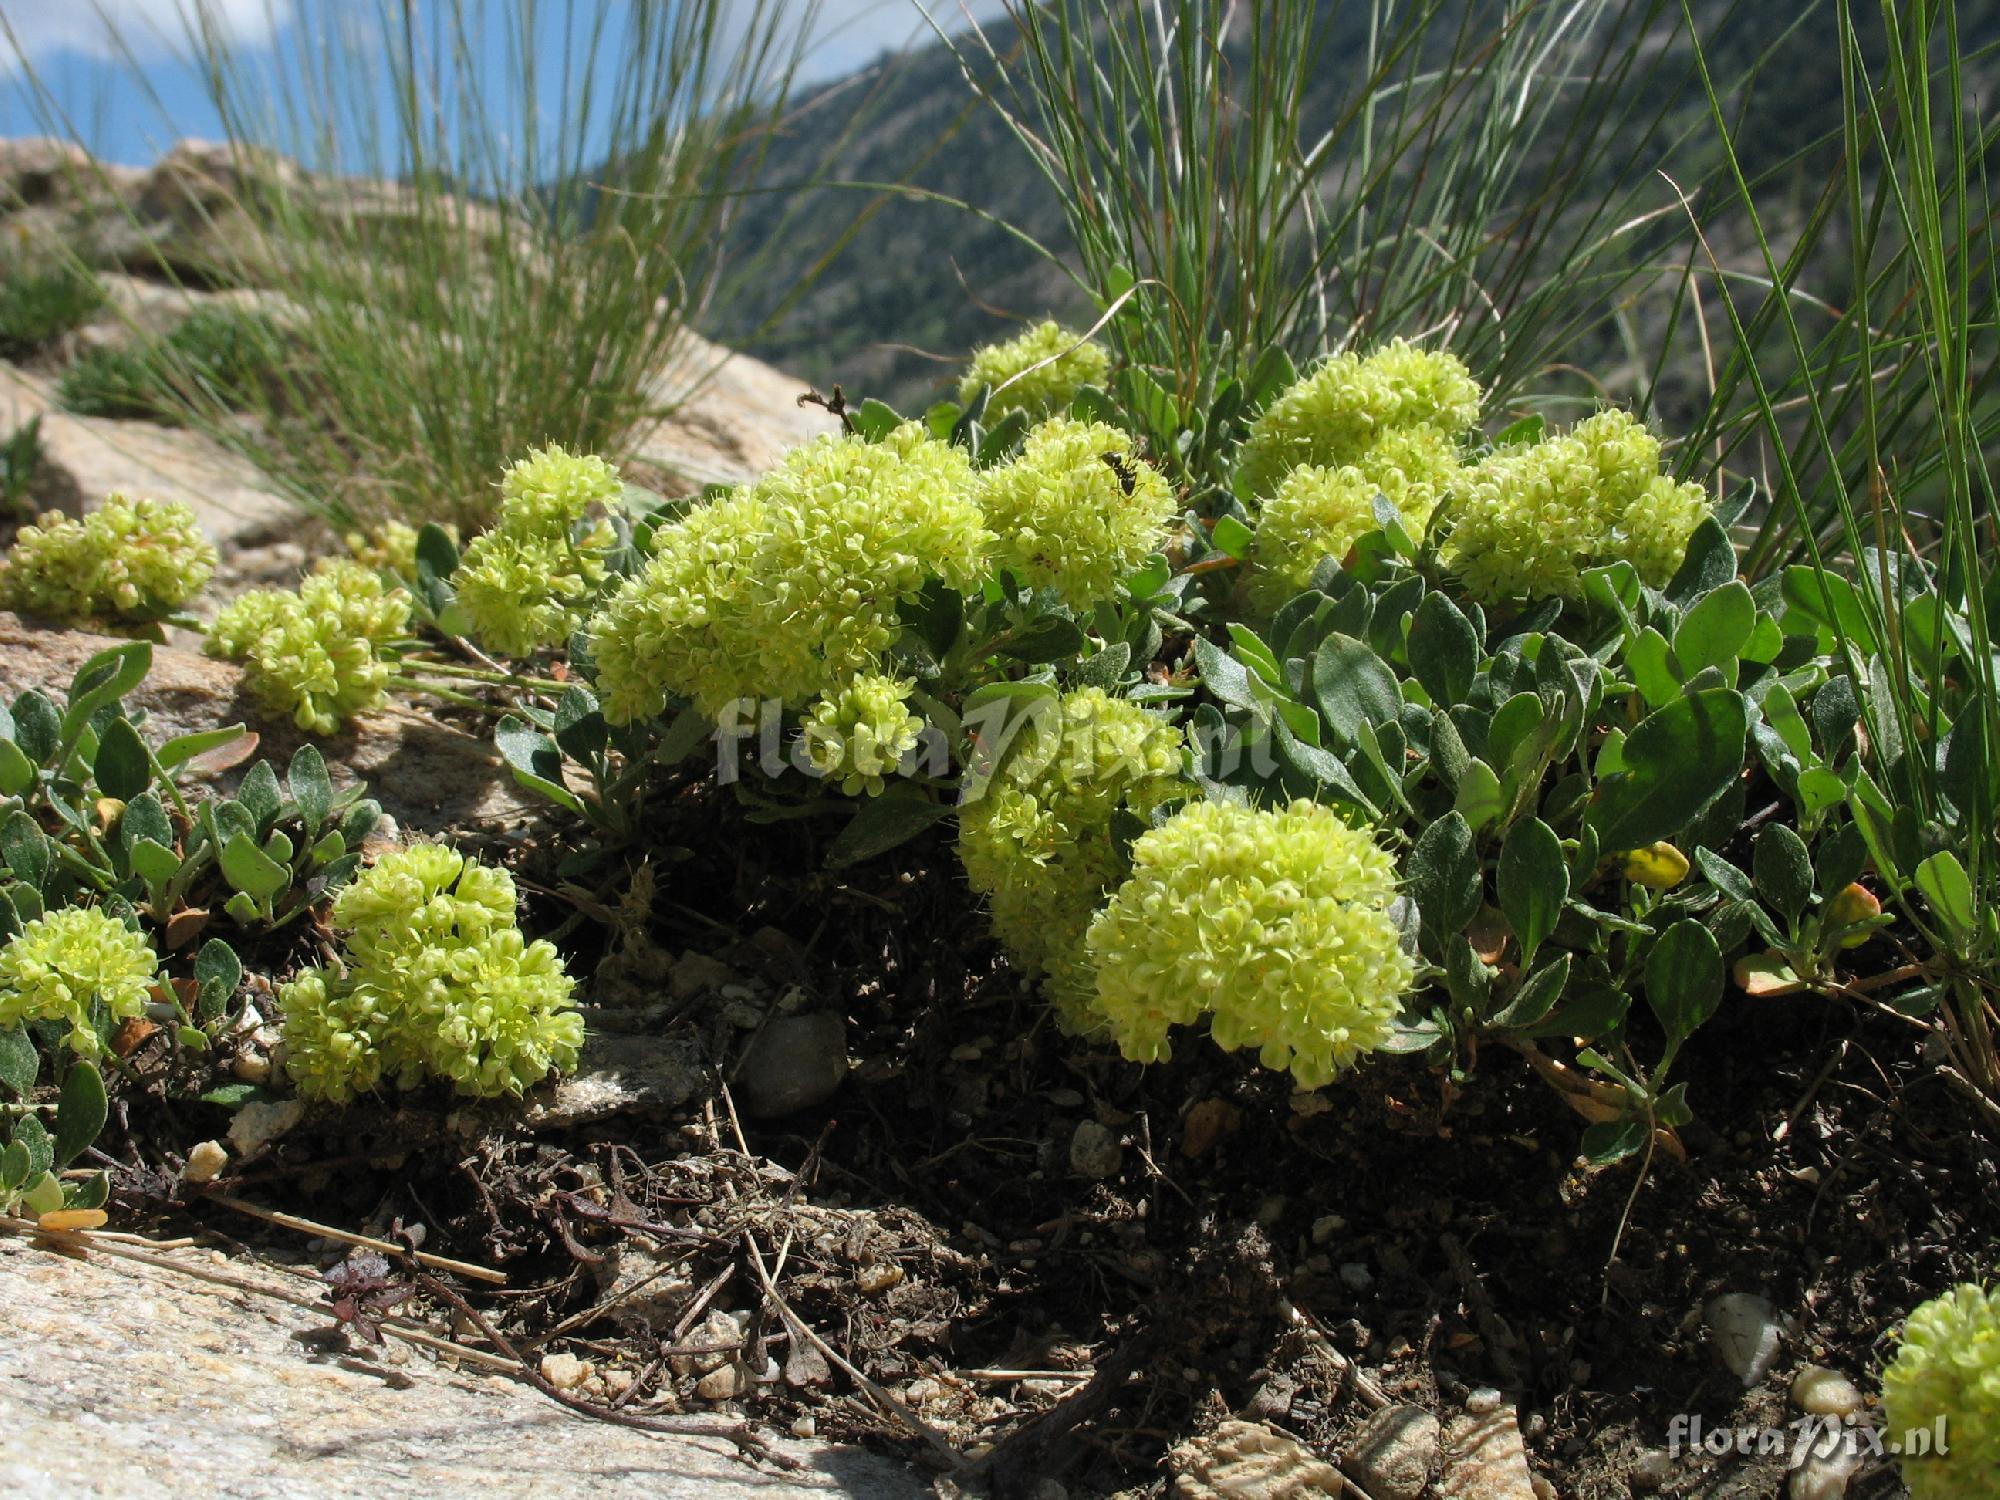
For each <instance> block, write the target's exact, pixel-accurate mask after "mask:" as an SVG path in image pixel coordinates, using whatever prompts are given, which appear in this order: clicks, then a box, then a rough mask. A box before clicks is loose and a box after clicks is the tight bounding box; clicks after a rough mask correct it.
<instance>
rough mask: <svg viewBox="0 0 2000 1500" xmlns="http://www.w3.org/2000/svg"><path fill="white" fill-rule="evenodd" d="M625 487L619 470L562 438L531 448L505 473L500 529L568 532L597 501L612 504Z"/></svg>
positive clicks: (538, 532) (538, 533)
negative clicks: (572, 447) (560, 441)
mask: <svg viewBox="0 0 2000 1500" xmlns="http://www.w3.org/2000/svg"><path fill="white" fill-rule="evenodd" d="M624 492H625V481H624V480H623V479H621V478H620V477H619V475H618V470H617V469H616V468H615V467H614V466H613V465H611V464H610V463H608V462H607V461H606V460H604V459H602V458H599V457H597V455H595V454H578V453H571V452H570V451H569V450H568V449H567V448H564V447H562V446H561V445H559V444H551V445H550V446H549V447H547V448H531V449H529V450H528V456H527V457H526V458H524V459H522V460H520V461H519V462H518V463H515V464H513V465H511V466H510V467H509V468H508V470H507V472H506V473H505V474H504V475H502V476H501V478H500V529H501V530H502V531H512V532H516V533H521V534H528V533H532V534H534V535H538V536H543V535H549V534H551V533H558V532H560V533H567V532H568V531H569V530H570V528H571V527H573V526H575V525H576V524H577V523H578V522H579V521H582V520H584V519H585V518H586V517H588V516H589V514H590V508H591V507H592V506H593V505H595V506H598V507H601V508H602V509H605V510H609V509H610V508H611V507H612V506H614V505H616V504H617V503H618V497H619V496H620V495H622V494H624Z"/></svg>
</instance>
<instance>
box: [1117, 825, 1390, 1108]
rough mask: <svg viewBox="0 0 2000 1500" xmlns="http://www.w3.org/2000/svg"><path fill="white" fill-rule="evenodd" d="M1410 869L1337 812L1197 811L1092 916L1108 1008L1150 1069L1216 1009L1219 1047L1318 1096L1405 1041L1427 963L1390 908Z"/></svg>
mask: <svg viewBox="0 0 2000 1500" xmlns="http://www.w3.org/2000/svg"><path fill="white" fill-rule="evenodd" d="M1395 889H1396V871H1395V864H1394V861H1392V860H1391V859H1390V857H1389V855H1388V853H1387V851H1385V850H1384V849H1382V848H1381V847H1380V846H1379V845H1377V844H1376V842H1375V841H1374V839H1373V838H1372V837H1370V836H1369V835H1368V834H1367V833H1366V832H1363V831H1360V830H1357V829H1353V828H1350V827H1348V826H1347V825H1346V824H1345V823H1343V822H1342V821H1341V820H1340V819H1339V817H1338V816H1336V815H1335V814H1334V813H1332V812H1331V811H1329V810H1328V809H1326V808H1323V807H1319V806H1316V805H1315V804H1313V803H1310V802H1294V803H1292V804H1291V805H1290V806H1289V807H1285V808H1280V809H1277V810H1274V811H1260V810H1255V809H1252V808H1248V807H1240V806H1236V805H1234V804H1230V803H1221V802H1198V803H1194V804H1191V805H1190V806H1188V807H1185V808H1182V809H1181V810H1180V811H1179V812H1177V813H1175V814H1174V815H1173V817H1171V818H1169V819H1168V820H1167V821H1166V822H1165V823H1163V824H1162V825H1161V826H1159V827H1158V828H1155V829H1152V830H1151V831H1149V832H1147V833H1145V834H1142V835H1141V836H1140V838H1139V840H1138V842H1137V843H1136V844H1134V845H1133V848H1132V875H1131V878H1130V879H1128V880H1127V881H1126V882H1125V883H1124V884H1123V885H1121V886H1120V887H1119V888H1118V890H1117V893H1116V894H1115V895H1113V896H1112V898H1111V901H1110V904H1109V905H1108V906H1106V907H1105V909H1104V910H1103V911H1102V912H1101V913H1100V914H1099V915H1098V917H1097V919H1096V920H1095V921H1094V922H1092V923H1091V926H1090V931H1089V935H1088V938H1087V940H1086V942H1087V947H1088V950H1089V954H1090V958H1091V960H1092V962H1093V963H1094V964H1095V966H1096V977H1097V993H1096V1005H1097V1009H1098V1011H1099V1012H1100V1013H1101V1014H1102V1015H1103V1016H1104V1018H1105V1019H1106V1021H1107V1022H1108V1023H1109V1024H1110V1028H1111V1034H1112V1036H1113V1037H1114V1038H1115V1039H1116V1041H1117V1043H1118V1046H1119V1050H1120V1051H1122V1052H1123V1053H1124V1054H1125V1056H1127V1057H1128V1058H1131V1059H1132V1060H1133V1061H1135V1062H1152V1061H1156V1060H1158V1059H1162V1058H1165V1057H1167V1056H1168V1055H1169V1053H1170V1050H1171V1049H1170V1047H1169V1045H1168V1041H1167V1032H1168V1029H1169V1028H1170V1027H1173V1026H1184V1025H1187V1024H1188V1023H1190V1022H1192V1021H1193V1020H1195V1019H1196V1017H1198V1016H1199V1015H1201V1014H1202V1013H1203V1012H1204V1011H1206V1012H1209V1013H1210V1021H1209V1034H1210V1035H1211V1036H1212V1037H1213V1038H1214V1039H1215V1042H1216V1043H1217V1045H1219V1046H1222V1047H1225V1048H1229V1049H1231V1050H1234V1049H1236V1048H1240V1047H1255V1048H1256V1049H1257V1051H1258V1056H1259V1058H1260V1059H1261V1061H1262V1062H1263V1063H1264V1065H1265V1066H1266V1067H1269V1068H1289V1069H1290V1070H1291V1072H1292V1076H1293V1077H1294V1078H1295V1079H1296V1080H1297V1081H1298V1083H1299V1086H1300V1087H1302V1088H1318V1087H1320V1086H1322V1085H1324V1084H1326V1083H1328V1082H1329V1081H1331V1080H1332V1078H1333V1077H1334V1075H1335V1074H1336V1073H1337V1072H1339V1070H1340V1069H1342V1068H1345V1067H1347V1066H1349V1065H1351V1064H1352V1063H1353V1062H1354V1061H1355V1060H1356V1059H1357V1058H1358V1057H1360V1056H1361V1055H1362V1054H1364V1053H1367V1052H1371V1051H1374V1050H1375V1049H1377V1048H1380V1047H1382V1046H1383V1045H1385V1044H1386V1043H1387V1042H1388V1041H1389V1039H1390V1037H1391V1035H1392V1034H1393V1027H1394V1023H1395V1019H1396V1014H1397V1010H1398V1008H1399V1006H1400V1003H1401V1000H1402V997H1403V994H1404V993H1405V992H1406V991H1407V990H1408V989H1409V988H1410V984H1411V982H1412V980H1413V978H1414V977H1415V965H1414V963H1413V961H1412V960H1411V959H1410V957H1409V955H1408V954H1407V953H1405V952H1404V951H1403V946H1402V942H1401V938H1400V934H1399V932H1398V929H1397V927H1396V923H1395V921H1394V920H1393V919H1392V918H1391V917H1390V916H1389V913H1388V906H1389V903H1390V901H1391V900H1392V899H1393V898H1394V895H1395Z"/></svg>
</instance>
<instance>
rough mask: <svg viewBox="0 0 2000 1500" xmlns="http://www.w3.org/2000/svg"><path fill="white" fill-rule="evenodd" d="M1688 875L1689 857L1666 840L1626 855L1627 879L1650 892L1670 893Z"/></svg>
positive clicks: (1631, 851)
mask: <svg viewBox="0 0 2000 1500" xmlns="http://www.w3.org/2000/svg"><path fill="white" fill-rule="evenodd" d="M1687 875H1688V857H1687V856H1686V855H1685V854H1683V853H1681V851H1680V850H1678V849H1676V848H1675V847H1674V846H1673V845H1672V844H1670V843H1668V842H1667V841H1666V840H1665V839H1661V840H1660V841H1659V842H1658V843H1653V844H1648V845H1646V847H1645V848H1643V849H1633V850H1630V851H1628V852H1627V853H1626V855H1625V878H1626V879H1627V880H1629V881H1631V882H1632V883H1633V884H1634V885H1643V886H1645V887H1646V888H1647V889H1648V890H1655V891H1670V890H1672V889H1673V888H1674V887H1675V886H1677V885H1679V884H1680V883H1681V882H1682V881H1683V880H1686V879H1687Z"/></svg>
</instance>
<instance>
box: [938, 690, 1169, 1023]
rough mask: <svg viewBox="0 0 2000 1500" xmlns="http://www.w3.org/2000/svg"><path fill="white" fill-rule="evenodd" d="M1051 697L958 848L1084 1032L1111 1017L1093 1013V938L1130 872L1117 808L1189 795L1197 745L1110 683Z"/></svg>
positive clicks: (1010, 933)
mask: <svg viewBox="0 0 2000 1500" xmlns="http://www.w3.org/2000/svg"><path fill="white" fill-rule="evenodd" d="M1042 703H1043V704H1045V705H1046V708H1045V709H1044V711H1042V712H1039V713H1036V714H1034V715H1033V716H1032V717H1030V718H1029V719H1028V720H1027V721H1026V722H1025V723H1024V724H1022V725H1021V727H1020V729H1019V731H1018V733H1019V737H1020V743H1019V745H1018V747H1017V748H1015V749H1014V752H1013V753H1012V754H1011V755H1010V756H1007V757H1006V758H1004V759H1003V760H1002V761H1001V762H1000V771H999V773H998V774H997V775H996V776H995V777H994V778H993V780H992V782H991V784H990V785H988V786H986V787H985V788H984V789H983V790H982V791H981V793H980V795H979V796H978V797H977V798H976V799H974V800H973V801H971V802H970V803H968V805H967V806H965V807H964V808H963V809H962V810H961V812H960V814H959V827H958V853H959V858H960V860H961V861H962V862H963V863H964V865H965V873H966V876H967V878H968V879H969V880H970V881H971V884H972V888H973V889H974V890H976V891H978V892H979V893H980V894H981V895H983V896H985V897H986V901H987V906H988V909H989V911H990V913H991V916H992V921H993V931H994V934H995V935H996V936H997V937H998V938H999V939H1000V942H1001V944H1002V946H1004V947H1005V948H1006V950H1007V953H1008V956H1009V957H1010V958H1012V959H1013V961H1014V963H1015V964H1016V965H1017V966H1018V967H1019V968H1021V969H1022V970H1023V971H1024V972H1025V973H1027V974H1028V975H1030V976H1031V977H1035V978H1039V979H1040V980H1041V981H1042V990H1043V993H1044V994H1046V995H1047V996H1048V998H1049V999H1050V1000H1051V1001H1052V1002H1053V1003H1054V1004H1055V1007H1056V1016H1057V1019H1058V1020H1059V1021H1060V1022H1061V1024H1062V1026H1063V1028H1064V1029H1065V1030H1067V1031H1070V1032H1073V1033H1075V1032H1084V1031H1089V1030H1092V1029H1094V1028H1095V1027H1097V1026H1101V1025H1102V1022H1101V1020H1099V1019H1098V1018H1097V1017H1096V1016H1095V1015H1094V1014H1093V1013H1092V1010H1091V1003H1090V1002H1091V992H1092V981H1091V976H1090V965H1089V960H1088V957H1087V955H1086V954H1085V951H1084V945H1083V935H1084V932H1085V929H1086V928H1088V926H1089V925H1090V918H1091V915H1092V913H1094V912H1095V911H1096V910H1097V908H1098V906H1099V905H1100V904H1101V903H1102V902H1103V900H1104V897H1105V893H1106V892H1108V891H1109V890H1111V889H1112V887H1114V886H1115V885H1117V883H1118V881H1119V880H1120V878H1122V876H1123V874H1124V871H1125V862H1124V855H1123V853H1122V852H1121V850H1120V849H1119V846H1118V841H1117V838H1116V835H1115V834H1114V832H1113V830H1112V818H1113V815H1114V814H1115V813H1117V812H1118V810H1119V809H1120V808H1121V807H1123V808H1126V809H1128V810H1130V811H1131V812H1133V813H1136V814H1138V815H1139V816H1141V817H1144V816H1145V815H1146V814H1148V813H1150V812H1151V811H1152V810H1153V809H1154V808H1156V807H1158V806H1160V805H1161V804H1162V803H1165V802H1168V801H1170V800H1172V799H1173V798H1174V797H1176V796H1178V795H1180V794H1181V793H1183V792H1184V791H1185V790H1186V784H1185V783H1184V782H1183V781H1182V779H1181V771H1182V761H1183V755H1182V750H1183V746H1184V744H1185V740H1184V737H1183V735H1182V733H1181V731H1180V730H1179V729H1177V728H1175V727H1174V726H1173V725H1172V724H1169V723H1168V722H1167V721H1166V720H1164V719H1161V718H1158V717H1156V716H1155V715H1153V714H1150V713H1148V712H1146V710H1144V709H1143V708H1140V707H1139V706H1138V705H1137V704H1135V703H1130V702H1127V701H1126V700H1124V699H1122V698H1113V697H1111V696H1110V695H1109V694H1107V693H1105V692H1104V691H1103V690H1102V689H1099V688H1083V689H1080V690H1078V691H1076V692H1073V693H1070V694H1068V695H1067V696H1065V697H1063V698H1062V699H1061V700H1059V701H1057V700H1042ZM987 748H988V749H989V750H992V751H996V752H997V751H998V750H1000V749H1001V748H1002V747H1000V746H998V745H992V746H988V747H987Z"/></svg>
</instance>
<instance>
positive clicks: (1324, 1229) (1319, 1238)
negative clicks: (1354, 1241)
mask: <svg viewBox="0 0 2000 1500" xmlns="http://www.w3.org/2000/svg"><path fill="white" fill-rule="evenodd" d="M1346 1227H1347V1220H1345V1219H1343V1218H1341V1216H1340V1215H1339V1214H1321V1215H1320V1216H1319V1217H1318V1218H1317V1219H1314V1220H1313V1227H1312V1237H1313V1243H1314V1244H1315V1245H1324V1244H1325V1243H1326V1242H1327V1241H1328V1240H1330V1239H1332V1238H1333V1237H1334V1236H1335V1235H1336V1234H1339V1233H1340V1231H1341V1230H1343V1229H1345V1228H1346Z"/></svg>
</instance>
